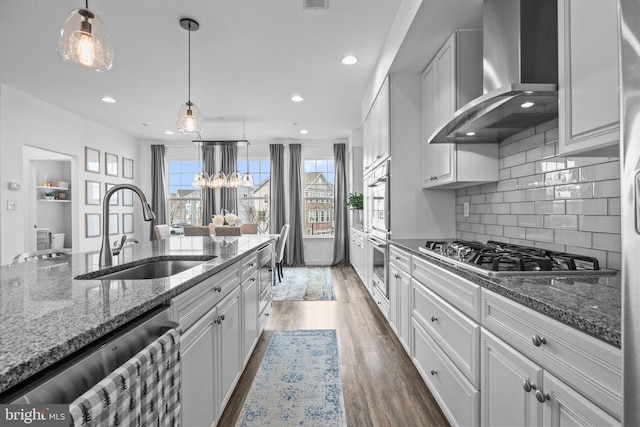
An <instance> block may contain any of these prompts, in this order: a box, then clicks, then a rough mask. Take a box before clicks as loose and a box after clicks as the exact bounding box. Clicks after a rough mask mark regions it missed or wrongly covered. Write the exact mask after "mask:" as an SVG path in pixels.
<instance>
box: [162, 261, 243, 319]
mask: <svg viewBox="0 0 640 427" xmlns="http://www.w3.org/2000/svg"><path fill="white" fill-rule="evenodd" d="M238 264H239V263H235V264H233V265H232V266H230V267H227V268H225V269H224V270H222V271H221V272H219V273H217V274H215V275H213V276H211V277H209V278H207V279H205V280H203V281H202V282H200V283H198V284H197V285H196V286H194V287H193V288H191V289H188V290H187V291H185V292H183V293H181V294H180V295H178V296H176V297H175V298H173V299H172V300H171V317H172V320H174V321H176V322H178V323H180V325H182V329H183V330H184V331H186V330H187V329H188V328H189V327H190V326H191V325H193V324H194V323H195V322H196V321H197V320H198V319H200V318H201V317H202V316H204V314H205V313H206V312H207V311H209V310H211V308H213V306H214V305H216V304H217V303H218V302H220V300H221V299H222V298H224V297H225V296H226V295H227V294H228V293H229V292H231V291H232V290H233V289H235V288H236V287H237V286H239V285H240V269H239V265H238Z"/></svg>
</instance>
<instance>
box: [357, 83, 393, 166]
mask: <svg viewBox="0 0 640 427" xmlns="http://www.w3.org/2000/svg"><path fill="white" fill-rule="evenodd" d="M390 120H391V119H390V93H389V77H388V76H387V78H386V79H385V81H384V83H383V84H382V86H381V87H380V91H379V92H378V95H377V96H376V99H375V100H374V101H373V105H372V106H371V110H369V114H368V115H367V118H366V119H365V121H364V124H363V145H364V152H363V161H362V164H363V167H364V173H365V174H366V173H367V172H368V171H370V170H371V169H372V167H373V166H374V165H376V164H378V163H380V162H381V161H382V160H384V159H386V158H387V157H389V151H390Z"/></svg>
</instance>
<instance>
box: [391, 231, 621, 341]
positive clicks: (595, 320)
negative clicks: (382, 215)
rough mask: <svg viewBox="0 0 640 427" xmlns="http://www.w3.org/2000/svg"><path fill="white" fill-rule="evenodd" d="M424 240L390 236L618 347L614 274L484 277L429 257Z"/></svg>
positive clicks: (415, 252)
mask: <svg viewBox="0 0 640 427" xmlns="http://www.w3.org/2000/svg"><path fill="white" fill-rule="evenodd" d="M425 241H426V239H420V240H417V239H393V240H391V241H390V242H391V244H394V245H396V246H399V247H402V248H404V249H407V250H409V251H411V252H412V254H413V255H418V256H420V257H422V258H423V259H426V260H428V261H430V262H432V263H434V264H436V265H438V266H440V267H442V268H445V269H447V270H449V271H451V272H453V273H456V274H458V275H459V276H461V277H464V278H465V279H467V280H470V281H471V282H473V283H476V284H478V285H480V286H482V287H483V288H486V289H489V290H491V291H493V292H495V293H497V294H500V295H502V296H505V297H507V298H509V299H512V300H514V301H516V302H518V303H520V304H522V305H525V306H527V307H529V308H532V309H533V310H536V311H538V312H540V313H543V314H545V315H547V316H549V317H551V318H553V319H556V320H558V321H560V322H562V323H565V324H567V325H569V326H571V327H574V328H576V329H578V330H580V331H583V332H585V333H587V334H589V335H592V336H594V337H596V338H598V339H600V340H602V341H604V342H606V343H608V344H611V345H613V346H616V347H618V348H621V343H622V341H621V339H622V338H621V331H622V304H621V301H622V299H621V298H622V295H621V289H622V281H621V277H620V274H619V273H617V274H613V275H575V276H567V275H564V276H563V275H561V274H558V276H554V275H522V276H519V275H514V276H512V275H509V276H502V277H486V276H482V275H479V274H476V273H474V272H472V271H470V270H468V269H465V268H464V267H459V266H456V265H453V264H450V263H447V262H446V261H442V260H440V259H438V258H435V257H431V256H429V255H428V254H426V253H424V252H420V251H419V250H418V248H419V247H420V246H424V242H425Z"/></svg>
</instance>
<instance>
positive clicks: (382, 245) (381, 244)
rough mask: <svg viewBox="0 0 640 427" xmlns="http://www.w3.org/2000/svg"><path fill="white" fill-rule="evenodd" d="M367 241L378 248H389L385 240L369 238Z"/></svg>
mask: <svg viewBox="0 0 640 427" xmlns="http://www.w3.org/2000/svg"><path fill="white" fill-rule="evenodd" d="M367 240H369V243H373V244H374V245H375V246H376V247H378V248H386V247H387V242H385V241H384V240H380V239H376V238H375V237H369V238H368V239H367Z"/></svg>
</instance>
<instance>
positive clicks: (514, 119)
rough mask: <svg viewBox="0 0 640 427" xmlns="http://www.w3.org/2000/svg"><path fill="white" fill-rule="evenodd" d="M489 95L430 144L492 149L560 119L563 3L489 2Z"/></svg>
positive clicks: (443, 126) (447, 125)
mask: <svg viewBox="0 0 640 427" xmlns="http://www.w3.org/2000/svg"><path fill="white" fill-rule="evenodd" d="M482 67H483V92H484V94H483V95H482V96H480V97H478V98H476V99H474V100H473V101H471V102H469V103H468V104H466V105H464V106H463V107H462V108H460V109H459V110H458V111H456V112H455V113H454V115H453V117H451V118H450V119H449V120H448V121H447V122H445V123H442V124H441V126H439V127H438V128H437V129H436V131H435V132H434V133H433V134H432V135H431V136H430V137H429V143H469V142H478V143H488V142H500V141H502V140H503V139H505V138H507V137H509V136H511V135H513V134H516V133H518V132H522V131H523V130H526V129H529V128H531V127H534V126H536V125H539V124H541V123H544V122H547V121H549V120H553V119H555V118H557V117H558V18H557V0H545V1H540V0H484V9H483V64H482Z"/></svg>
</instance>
